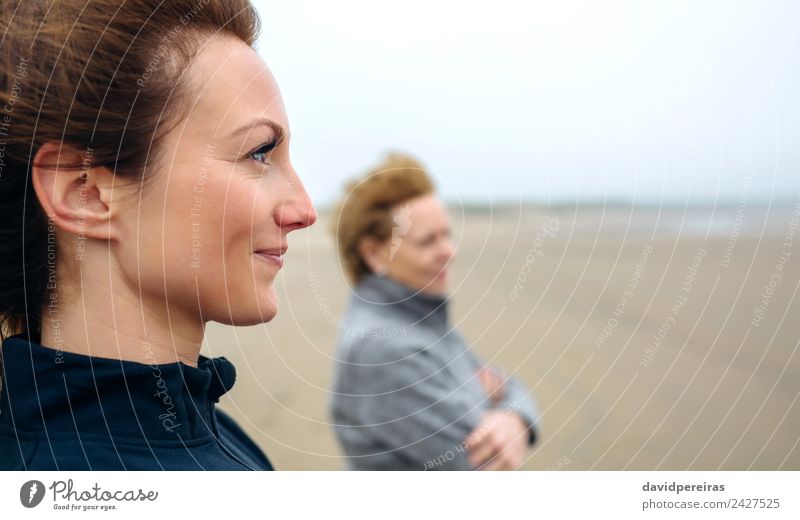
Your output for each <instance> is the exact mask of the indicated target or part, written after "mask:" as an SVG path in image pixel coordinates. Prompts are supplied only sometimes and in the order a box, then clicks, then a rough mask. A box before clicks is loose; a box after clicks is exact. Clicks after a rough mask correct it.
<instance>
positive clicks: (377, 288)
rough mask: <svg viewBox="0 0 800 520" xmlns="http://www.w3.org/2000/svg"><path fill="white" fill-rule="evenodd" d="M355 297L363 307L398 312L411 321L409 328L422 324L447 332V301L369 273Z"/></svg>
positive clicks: (356, 291)
mask: <svg viewBox="0 0 800 520" xmlns="http://www.w3.org/2000/svg"><path fill="white" fill-rule="evenodd" d="M355 297H356V298H358V299H360V300H362V301H363V302H364V303H366V304H371V305H377V306H382V307H386V309H387V312H388V311H395V310H399V311H402V312H404V313H406V314H407V315H408V317H409V318H410V319H411V320H413V323H412V324H417V323H425V324H427V325H431V326H434V327H441V328H444V329H447V328H448V327H449V319H448V299H447V297H446V296H438V295H431V294H427V293H423V292H420V291H417V290H415V289H412V288H410V287H408V286H406V285H404V284H402V283H400V282H397V281H395V280H393V279H391V278H389V277H388V276H382V275H377V274H373V273H369V274H366V275H364V276H363V277H362V278H361V280H360V281H359V284H358V286H357V287H356V290H355Z"/></svg>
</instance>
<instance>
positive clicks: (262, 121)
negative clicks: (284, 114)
mask: <svg viewBox="0 0 800 520" xmlns="http://www.w3.org/2000/svg"><path fill="white" fill-rule="evenodd" d="M259 126H268V127H270V128H271V129H272V131H273V132H275V142H278V143H279V142H281V141H283V139H284V138H285V137H287V132H286V130H284V129H283V127H282V126H281V125H279V124H278V123H276V122H275V121H273V120H272V119H267V118H265V117H260V118H258V119H256V120H255V121H252V122H251V123H250V124H248V125H246V126H243V127H241V128H239V129H237V130H234V131H233V132H231V133H230V135H229V136H228V137H229V138H231V139H232V138H234V137H237V136H238V135H239V134H242V133H245V132H250V131H252V130H253V129H255V128H258V127H259Z"/></svg>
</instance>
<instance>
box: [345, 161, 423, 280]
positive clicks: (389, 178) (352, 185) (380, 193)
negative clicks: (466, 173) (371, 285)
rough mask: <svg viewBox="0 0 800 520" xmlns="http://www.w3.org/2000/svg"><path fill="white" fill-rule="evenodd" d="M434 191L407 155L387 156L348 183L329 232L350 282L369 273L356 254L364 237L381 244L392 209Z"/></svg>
mask: <svg viewBox="0 0 800 520" xmlns="http://www.w3.org/2000/svg"><path fill="white" fill-rule="evenodd" d="M434 189H435V187H434V184H433V181H432V180H431V178H430V177H429V175H428V173H427V170H426V168H425V167H424V166H423V165H422V164H421V163H420V162H419V161H417V160H416V159H414V158H413V157H411V156H410V155H407V154H404V153H398V152H390V153H388V154H386V156H385V157H384V159H383V161H381V162H380V163H379V164H377V165H376V166H375V167H374V168H372V170H370V171H369V172H368V173H367V174H366V175H365V176H364V177H362V178H359V179H355V180H352V181H350V182H348V183H347V185H346V186H345V194H344V197H343V198H342V200H341V201H340V202H339V203H338V204H337V206H336V208H335V211H334V214H333V221H332V228H331V231H332V232H333V234H334V235H335V236H336V241H337V244H338V247H339V255H340V256H341V258H342V261H343V263H344V267H345V270H346V271H347V275H348V277H349V278H350V280H351V281H352V282H353V283H358V282H359V281H360V280H361V278H362V277H363V276H364V275H365V274H368V273H371V272H372V270H371V269H370V268H369V266H368V265H367V263H366V262H365V261H364V259H363V258H362V257H361V254H360V253H359V251H358V244H359V242H360V241H361V239H362V238H364V237H367V236H371V237H373V238H375V239H376V240H378V241H380V242H383V241H385V240H388V239H390V238H391V234H392V224H393V221H392V209H393V208H394V207H395V206H396V205H397V204H401V203H403V202H406V201H408V200H410V199H413V198H416V197H419V196H421V195H428V194H430V193H433V192H434Z"/></svg>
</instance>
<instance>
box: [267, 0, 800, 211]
mask: <svg viewBox="0 0 800 520" xmlns="http://www.w3.org/2000/svg"><path fill="white" fill-rule="evenodd" d="M254 3H255V4H256V5H257V6H258V9H259V13H260V15H261V17H262V21H263V33H262V37H261V39H260V40H259V42H258V45H257V46H258V49H259V52H260V53H261V55H262V56H263V58H264V60H265V61H266V62H267V64H268V65H269V67H270V68H271V69H272V71H273V73H274V74H275V76H276V78H277V80H278V83H279V84H280V86H281V91H282V93H283V97H284V101H285V103H286V106H287V111H288V114H289V122H290V125H291V127H292V134H293V137H292V140H293V141H292V155H293V159H294V163H295V166H296V168H297V169H298V172H299V173H300V175H301V177H302V178H303V181H304V183H305V185H306V187H307V189H308V191H309V193H310V194H311V197H312V198H313V199H314V201H315V202H316V203H317V204H327V203H329V202H331V201H332V200H334V199H335V198H336V197H337V196H338V195H339V194H340V192H341V186H342V184H343V182H344V181H345V180H346V179H348V178H351V177H353V176H354V175H358V174H361V173H363V172H364V171H365V169H366V168H368V167H369V166H370V165H372V164H374V163H375V162H376V161H377V160H378V159H379V158H380V156H381V154H382V153H383V152H384V151H385V150H390V149H395V150H403V151H408V152H410V153H412V154H414V155H416V156H417V157H418V158H419V159H421V160H422V161H423V163H425V164H426V165H427V166H429V168H430V170H431V173H432V174H433V176H434V178H435V179H436V181H437V183H438V185H439V188H440V190H441V192H442V195H443V196H444V197H445V198H446V199H448V200H450V201H463V202H476V201H486V202H499V201H516V200H518V199H523V200H533V201H541V202H562V201H565V200H567V201H569V200H575V199H576V198H579V199H580V200H603V199H604V198H607V199H609V200H631V199H636V200H637V201H641V202H651V203H659V202H660V201H664V202H670V203H683V202H685V201H687V202H689V203H698V202H713V201H714V200H715V199H716V200H718V201H728V202H731V201H732V202H736V201H737V200H739V197H740V196H741V195H742V194H743V193H745V194H746V195H748V196H750V197H751V198H753V199H755V198H759V199H762V200H765V201H767V200H777V199H781V200H789V201H791V200H796V199H797V198H798V197H800V146H799V145H800V100H798V98H799V97H800V42H798V35H797V28H798V26H800V2H797V1H788V0H787V1H772V2H764V1H761V2H744V1H735V2H731V1H728V2H702V1H685V2H684V1H672V0H670V1H663V2H658V5H656V2H649V1H640V2H616V1H585V2H584V1H581V2H576V1H565V0H558V1H555V0H551V1H547V2H542V1H509V0H493V1H492V2H473V1H465V0H460V1H458V2H449V1H447V2H444V1H436V0H425V1H423V0H404V1H403V2H386V1H376V0H371V1H367V0H363V1H362V0H338V1H336V2H330V1H322V0H319V1H304V0H291V1H289V2H286V1H284V2H277V1H263V0H255V2H254Z"/></svg>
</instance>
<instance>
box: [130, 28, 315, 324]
mask: <svg viewBox="0 0 800 520" xmlns="http://www.w3.org/2000/svg"><path fill="white" fill-rule="evenodd" d="M188 73H189V83H188V84H189V89H190V90H191V95H190V96H189V97H188V100H189V103H190V104H191V107H190V109H189V110H190V113H189V115H188V116H187V117H186V119H185V120H183V121H182V122H181V123H180V124H179V125H177V126H176V127H175V128H174V129H173V130H171V131H170V133H169V134H167V135H166V136H165V138H164V139H163V140H162V141H160V142H159V143H158V146H159V147H160V149H161V150H162V156H161V157H162V158H163V161H162V162H161V163H159V168H160V170H158V171H155V170H154V171H149V172H148V174H149V175H155V176H156V179H154V181H155V182H154V183H153V185H152V186H149V187H148V188H147V189H146V190H144V191H143V192H142V194H141V199H140V200H139V203H138V205H134V206H133V207H132V208H131V210H130V213H129V214H128V215H127V216H126V219H125V226H126V228H127V229H126V232H125V236H126V237H131V238H133V239H132V240H125V241H121V242H118V243H116V247H119V248H121V249H122V251H118V253H119V254H118V258H123V259H124V260H123V262H124V263H123V269H125V271H126V273H125V275H126V276H127V277H128V278H129V279H130V280H132V281H133V283H134V284H137V283H138V284H140V286H141V290H142V293H143V294H142V297H143V299H145V300H146V299H147V298H160V299H163V298H166V299H167V303H168V305H169V308H170V313H172V309H175V315H174V316H170V319H171V320H173V319H174V320H182V319H197V318H198V317H199V318H200V319H202V321H203V322H207V321H217V322H221V323H226V324H230V325H253V324H257V323H262V322H266V321H269V320H271V319H272V318H273V317H274V316H275V313H276V312H277V307H278V303H277V298H276V294H275V288H274V281H275V277H276V275H277V274H278V271H279V269H280V266H281V263H282V258H281V255H282V252H283V251H284V250H285V248H286V247H287V245H288V242H287V234H288V233H289V232H291V231H294V230H296V229H301V228H304V227H307V226H310V225H311V224H313V223H314V222H315V221H316V219H317V215H316V212H315V210H314V207H313V206H312V204H311V201H310V199H309V197H308V194H307V193H306V191H305V189H304V188H303V185H302V183H301V181H300V178H299V177H298V176H297V173H296V172H295V171H294V169H293V168H292V164H291V162H290V160H289V142H288V141H289V124H288V121H287V117H286V112H285V110H284V106H283V101H282V99H281V95H280V92H279V90H278V85H277V84H276V82H275V79H274V78H273V76H272V74H271V73H270V71H269V69H268V68H267V67H266V65H265V64H264V62H263V61H262V60H261V59H260V58H259V56H258V55H257V54H256V52H255V51H253V49H251V48H250V47H248V46H247V45H245V44H244V43H242V42H239V41H235V40H233V39H227V38H222V37H213V38H212V39H211V40H210V42H209V43H208V45H207V47H206V48H205V49H204V50H202V51H201V52H200V54H199V55H198V57H197V58H196V60H195V62H194V63H193V64H192V66H191V68H190V69H189V70H188ZM149 168H150V167H148V169H149Z"/></svg>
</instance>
